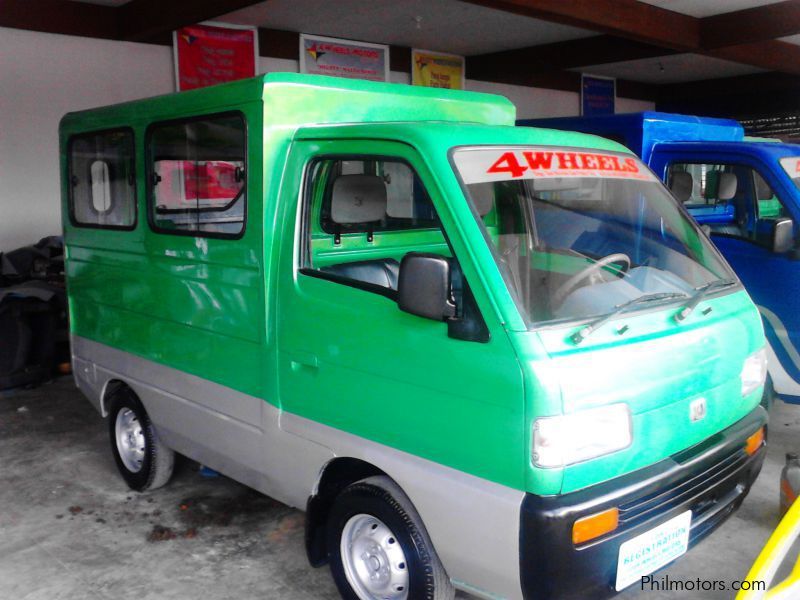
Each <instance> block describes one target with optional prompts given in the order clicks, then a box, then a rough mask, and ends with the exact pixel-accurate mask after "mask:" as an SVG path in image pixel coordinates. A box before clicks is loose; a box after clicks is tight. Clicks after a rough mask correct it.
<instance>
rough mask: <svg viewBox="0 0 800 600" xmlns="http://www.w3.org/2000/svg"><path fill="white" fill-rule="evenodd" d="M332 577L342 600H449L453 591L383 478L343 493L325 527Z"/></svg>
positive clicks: (398, 494) (406, 505)
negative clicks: (343, 599)
mask: <svg viewBox="0 0 800 600" xmlns="http://www.w3.org/2000/svg"><path fill="white" fill-rule="evenodd" d="M327 534H328V554H329V556H330V565H331V573H332V574H333V578H334V581H335V582H336V585H337V587H338V588H339V592H340V593H341V595H342V597H343V598H345V599H347V600H418V599H419V600H450V599H452V598H453V597H454V596H455V591H454V590H453V586H452V584H451V583H450V579H449V578H448V576H447V573H446V572H445V570H444V567H442V564H441V562H440V561H439V557H438V556H436V552H435V551H434V549H433V545H432V544H431V541H430V539H429V538H428V534H427V533H426V532H425V529H424V527H423V525H422V521H421V519H420V517H419V515H418V514H417V512H416V510H414V507H413V506H412V504H411V502H410V500H409V499H408V498H407V497H406V495H405V494H404V493H403V491H402V490H401V489H400V487H399V486H397V484H395V483H394V482H393V481H392V480H391V479H389V478H388V477H370V478H368V479H364V480H362V481H359V482H356V483H354V484H352V485H350V486H348V487H347V488H345V489H344V490H343V491H342V492H341V493H340V494H339V496H337V498H336V500H335V501H334V504H333V507H332V508H331V513H330V517H329V520H328V527H327Z"/></svg>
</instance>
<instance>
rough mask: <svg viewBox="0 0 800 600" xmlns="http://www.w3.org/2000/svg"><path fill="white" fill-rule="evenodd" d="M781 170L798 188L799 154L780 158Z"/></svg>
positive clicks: (799, 172) (799, 175) (799, 183)
mask: <svg viewBox="0 0 800 600" xmlns="http://www.w3.org/2000/svg"><path fill="white" fill-rule="evenodd" d="M780 163H781V166H782V167H783V170H784V171H786V174H787V175H788V176H789V177H790V178H791V180H792V182H793V183H794V184H795V185H796V186H797V187H798V188H800V156H787V157H784V158H782V159H781V160H780Z"/></svg>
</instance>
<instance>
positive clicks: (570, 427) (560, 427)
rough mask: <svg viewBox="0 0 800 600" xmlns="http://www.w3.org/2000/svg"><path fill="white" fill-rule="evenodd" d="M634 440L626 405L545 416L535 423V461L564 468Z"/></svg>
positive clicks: (544, 466)
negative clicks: (557, 415)
mask: <svg viewBox="0 0 800 600" xmlns="http://www.w3.org/2000/svg"><path fill="white" fill-rule="evenodd" d="M632 440H633V434H632V432H631V411H630V409H629V408H628V405H627V404H612V405H610V406H603V407H601V408H591V409H588V410H581V411H578V412H576V413H573V414H571V415H563V416H559V417H542V418H540V419H536V421H534V423H533V448H532V453H533V463H534V464H535V465H536V466H537V467H543V468H553V467H563V466H565V465H571V464H573V463H577V462H581V461H584V460H589V459H590V458H597V457H598V456H603V455H605V454H611V453H612V452H616V451H617V450H622V449H623V448H627V447H628V446H630V445H631V441H632Z"/></svg>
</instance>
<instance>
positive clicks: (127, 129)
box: [67, 125, 139, 231]
mask: <svg viewBox="0 0 800 600" xmlns="http://www.w3.org/2000/svg"><path fill="white" fill-rule="evenodd" d="M111 133H127V134H129V136H130V142H131V156H130V161H131V164H130V166H131V175H132V176H133V186H132V187H133V222H132V223H131V224H130V225H106V224H103V223H84V222H82V221H78V219H77V218H76V217H75V186H74V185H72V173H73V171H72V166H73V160H72V150H73V145H74V143H75V141H76V140H79V139H81V138H89V137H96V136H99V135H105V134H111ZM136 158H137V153H136V132H135V131H134V130H133V127H131V126H129V125H123V126H121V127H109V128H106V129H97V130H93V131H82V132H80V133H74V134H72V135H71V136H69V138H68V139H67V186H68V189H67V208H68V210H67V212H68V217H69V222H70V224H71V225H72V226H73V227H81V228H84V229H109V230H112V231H133V230H134V229H136V227H137V226H138V224H139V185H138V183H139V179H138V177H137V169H136ZM90 207H91V210H92V211H93V212H95V213H97V214H105V213H99V212H98V211H97V210H95V208H94V203H92V202H90ZM105 212H108V211H105Z"/></svg>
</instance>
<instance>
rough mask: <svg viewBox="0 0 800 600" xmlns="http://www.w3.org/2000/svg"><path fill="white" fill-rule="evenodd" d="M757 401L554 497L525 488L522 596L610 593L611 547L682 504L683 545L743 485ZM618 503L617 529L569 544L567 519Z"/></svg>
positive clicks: (752, 467) (722, 513)
mask: <svg viewBox="0 0 800 600" xmlns="http://www.w3.org/2000/svg"><path fill="white" fill-rule="evenodd" d="M766 421H767V413H766V412H765V411H764V409H763V408H761V407H760V406H759V407H758V408H756V409H755V410H754V411H752V412H751V413H750V414H748V415H747V416H746V417H745V418H743V419H742V420H740V421H738V422H737V423H735V424H734V425H732V426H731V427H729V428H727V429H725V430H724V431H722V432H720V433H718V434H716V435H714V436H712V437H711V438H709V439H708V440H705V441H704V442H702V443H700V444H698V445H697V446H694V447H692V448H689V449H687V450H684V451H683V452H680V453H678V454H676V455H674V456H672V457H670V458H669V459H666V460H663V461H661V462H659V463H656V464H654V465H652V466H650V467H647V468H645V469H640V470H639V471H636V472H634V473H629V474H628V475H624V476H622V477H618V478H616V479H613V480H611V481H607V482H605V483H602V484H598V485H595V486H592V487H590V488H586V489H584V490H580V491H577V492H573V493H570V494H564V495H561V496H535V495H533V494H527V495H526V496H525V499H524V500H523V502H522V508H521V513H520V580H521V581H520V583H521V585H522V592H523V595H524V597H525V598H536V600H546V599H548V598H559V599H569V598H582V599H584V598H606V597H608V596H610V595H612V594H614V593H615V591H614V583H615V578H616V571H617V557H618V554H619V547H620V545H621V544H623V543H624V542H626V541H627V540H629V539H631V538H634V537H636V536H637V535H640V534H642V533H644V532H646V531H648V530H650V529H652V528H654V527H657V526H658V525H660V524H661V523H663V522H665V521H667V520H669V519H671V518H672V517H675V516H677V515H679V514H681V513H683V512H685V511H687V510H690V509H691V511H692V525H691V530H690V536H689V545H690V546H692V545H694V544H696V543H697V542H698V541H699V540H700V539H702V538H703V537H704V536H705V535H707V534H708V533H710V532H711V531H712V530H714V529H715V528H716V527H717V526H718V525H720V524H721V523H722V522H723V521H724V520H725V519H726V518H727V517H728V516H730V515H731V513H733V511H735V510H736V509H737V508H738V507H739V505H740V504H741V503H742V501H743V500H744V498H745V496H746V495H747V493H748V492H749V491H750V486H751V485H752V484H753V482H754V481H755V479H756V477H757V476H758V473H759V471H760V470H761V465H762V463H763V462H764V456H765V455H766V448H765V447H763V446H762V447H761V449H759V450H758V451H757V452H756V453H755V454H754V455H753V456H747V454H746V453H745V452H744V443H745V440H746V439H747V438H748V437H749V436H750V435H752V434H753V433H755V432H756V431H757V430H758V428H759V427H761V426H763V425H765V424H766ZM614 506H616V507H618V508H619V515H620V526H619V528H618V529H617V530H616V531H614V532H612V533H610V534H608V535H606V536H603V537H601V538H598V539H597V540H592V541H590V542H587V543H586V544H583V545H581V546H578V547H575V546H574V545H573V543H572V525H573V523H574V522H575V521H576V520H577V519H579V518H581V517H584V516H587V515H591V514H594V513H597V512H600V511H602V510H605V509H607V508H611V507H614Z"/></svg>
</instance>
